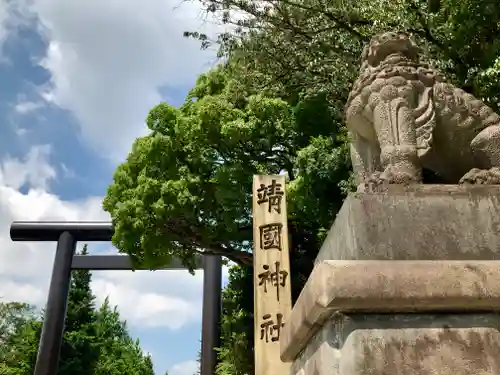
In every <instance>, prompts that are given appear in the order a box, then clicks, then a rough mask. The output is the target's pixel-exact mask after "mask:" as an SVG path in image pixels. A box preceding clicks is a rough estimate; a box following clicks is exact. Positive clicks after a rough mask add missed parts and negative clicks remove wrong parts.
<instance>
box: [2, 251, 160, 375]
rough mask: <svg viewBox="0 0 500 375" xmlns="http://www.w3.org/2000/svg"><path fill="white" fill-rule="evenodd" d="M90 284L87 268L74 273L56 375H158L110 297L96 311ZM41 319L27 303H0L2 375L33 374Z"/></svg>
mask: <svg viewBox="0 0 500 375" xmlns="http://www.w3.org/2000/svg"><path fill="white" fill-rule="evenodd" d="M81 254H82V255H85V254H87V246H84V248H83V251H82V253H81ZM90 284H91V274H90V272H89V271H88V270H77V271H73V273H72V279H71V289H70V293H69V299H68V311H67V316H66V322H65V332H64V337H63V342H62V347H61V357H60V362H59V370H58V374H59V375H66V374H80V375H94V374H96V375H99V374H102V375H114V374H120V375H154V371H153V363H152V359H151V357H150V356H149V355H146V356H145V355H143V353H142V350H141V347H140V344H139V341H134V340H133V339H132V338H131V337H130V335H129V333H128V332H127V328H126V324H125V322H122V321H121V320H120V316H119V312H118V310H117V308H116V307H115V308H114V309H111V307H110V306H109V301H108V300H107V299H106V301H105V302H104V303H103V305H102V306H101V307H100V309H98V310H96V308H95V302H94V300H95V296H94V295H93V294H92V291H91V287H90ZM42 318H43V316H42V317H39V316H37V315H35V314H34V313H33V308H32V307H30V306H28V305H25V304H20V303H9V304H0V340H1V343H2V345H1V346H0V374H2V375H4V374H5V375H31V374H33V371H34V366H35V361H36V355H37V350H38V342H39V340H40V333H41V328H42V323H43V319H42Z"/></svg>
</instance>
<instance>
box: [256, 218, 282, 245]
mask: <svg viewBox="0 0 500 375" xmlns="http://www.w3.org/2000/svg"><path fill="white" fill-rule="evenodd" d="M282 229H283V224H281V223H271V224H265V225H261V226H260V227H259V233H260V236H259V237H260V238H259V240H260V248H261V249H262V250H271V249H275V250H279V251H281V230H282Z"/></svg>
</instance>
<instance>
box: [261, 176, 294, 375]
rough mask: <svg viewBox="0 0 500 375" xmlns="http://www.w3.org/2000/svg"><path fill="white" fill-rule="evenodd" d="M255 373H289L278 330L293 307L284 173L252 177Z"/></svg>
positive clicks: (279, 374)
mask: <svg viewBox="0 0 500 375" xmlns="http://www.w3.org/2000/svg"><path fill="white" fill-rule="evenodd" d="M253 270H254V271H253V274H254V320H255V374H256V375H289V373H290V366H291V364H290V363H286V362H282V361H281V359H280V334H281V330H282V328H283V327H284V325H285V324H286V321H287V319H288V317H289V316H290V312H291V310H292V296H291V288H290V256H289V251H288V225H287V214H286V194H285V176H284V175H277V176H260V175H257V176H254V177H253Z"/></svg>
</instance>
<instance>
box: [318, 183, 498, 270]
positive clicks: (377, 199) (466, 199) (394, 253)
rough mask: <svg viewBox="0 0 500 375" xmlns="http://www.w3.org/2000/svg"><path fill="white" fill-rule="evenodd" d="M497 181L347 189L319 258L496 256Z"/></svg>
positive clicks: (468, 257) (390, 258)
mask: <svg viewBox="0 0 500 375" xmlns="http://www.w3.org/2000/svg"><path fill="white" fill-rule="evenodd" d="M499 234H500V186H485V185H482V186H481V185H472V186H466V185H461V186H456V185H413V186H402V185H389V186H388V187H387V189H386V191H384V192H373V193H367V192H365V193H355V194H351V195H350V196H349V197H348V198H347V199H346V200H345V202H344V205H343V206H342V209H341V210H340V212H339V213H338V215H337V218H336V219H335V223H334V225H333V226H332V229H331V230H330V232H329V234H328V237H327V239H326V240H325V242H324V244H323V246H322V248H321V250H320V252H319V254H318V257H317V258H316V261H317V262H320V261H322V260H337V259H343V260H447V259H449V260H493V259H496V260H500V235H499Z"/></svg>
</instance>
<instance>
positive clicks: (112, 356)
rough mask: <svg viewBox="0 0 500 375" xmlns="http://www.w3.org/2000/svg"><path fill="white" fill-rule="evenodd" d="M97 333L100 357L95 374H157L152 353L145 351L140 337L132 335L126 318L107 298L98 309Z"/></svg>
mask: <svg viewBox="0 0 500 375" xmlns="http://www.w3.org/2000/svg"><path fill="white" fill-rule="evenodd" d="M97 336H98V337H99V347H100V357H99V361H98V363H97V365H96V367H95V371H94V374H95V375H154V371H153V364H152V360H151V357H150V356H149V355H146V356H145V355H143V352H142V349H141V347H140V343H139V340H135V341H134V340H133V339H132V338H131V337H130V335H129V333H128V332H127V325H126V322H125V321H122V320H121V319H120V314H119V312H118V309H117V307H116V306H115V307H114V308H113V309H112V308H111V306H110V304H109V300H108V299H107V298H106V300H105V301H104V303H103V304H102V306H101V307H100V309H99V311H98V312H97Z"/></svg>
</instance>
